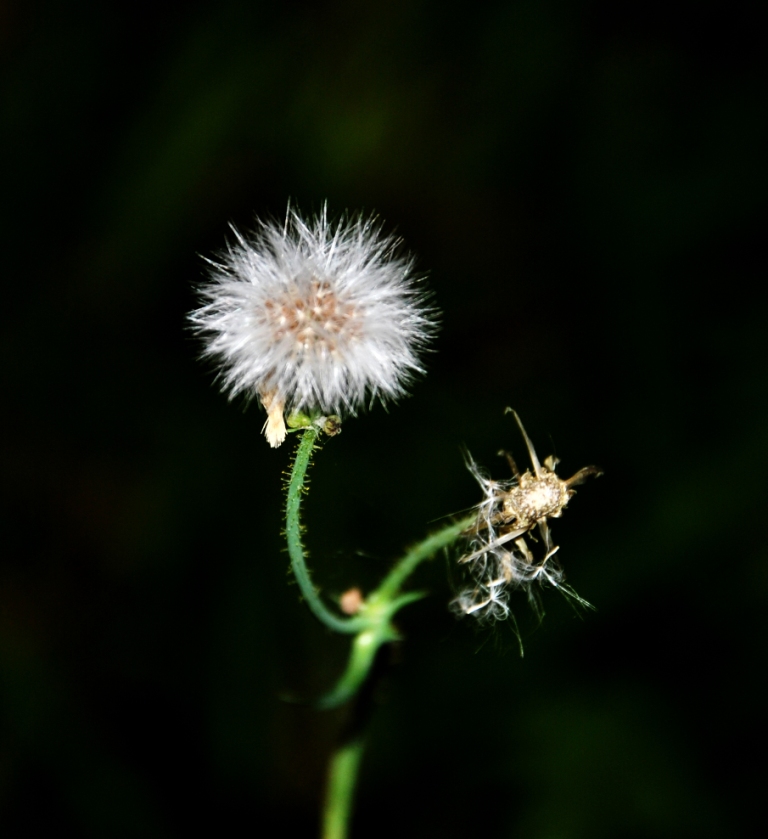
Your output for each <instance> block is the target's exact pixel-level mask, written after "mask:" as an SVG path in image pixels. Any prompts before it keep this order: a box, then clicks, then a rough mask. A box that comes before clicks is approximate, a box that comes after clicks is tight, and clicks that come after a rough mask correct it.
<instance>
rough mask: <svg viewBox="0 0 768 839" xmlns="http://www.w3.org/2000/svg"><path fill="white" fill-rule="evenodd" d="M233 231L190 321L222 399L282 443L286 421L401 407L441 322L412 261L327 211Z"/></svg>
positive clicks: (389, 241)
mask: <svg viewBox="0 0 768 839" xmlns="http://www.w3.org/2000/svg"><path fill="white" fill-rule="evenodd" d="M233 231H234V234H235V242H234V243H232V244H231V245H230V247H229V248H228V250H227V251H226V253H224V254H223V255H222V256H220V257H219V258H218V259H217V260H212V261H210V264H211V266H212V268H211V273H210V277H209V281H208V282H207V284H205V285H204V286H203V287H202V288H201V290H200V293H201V296H202V298H203V305H202V306H201V307H200V308H199V309H197V310H196V311H195V312H193V313H192V314H191V315H190V320H191V323H192V325H193V327H194V328H195V330H196V331H197V332H199V333H200V334H201V335H202V336H203V337H204V339H205V354H206V355H208V356H211V357H213V358H215V359H217V360H218V362H219V363H220V365H221V370H220V374H219V379H220V383H221V385H222V389H223V390H225V391H226V392H228V393H229V395H230V397H234V396H236V395H238V394H244V395H246V396H247V397H254V396H257V397H259V398H260V399H261V401H262V403H263V404H264V405H265V407H266V408H267V410H268V413H269V419H268V421H267V431H268V438H269V435H270V434H271V435H272V438H273V439H270V442H272V443H273V445H275V444H279V442H278V443H275V442H273V440H274V439H275V438H276V437H279V436H280V435H281V434H282V436H284V435H285V427H284V425H282V429H281V428H280V425H281V424H282V415H283V411H287V412H294V411H301V410H305V409H309V410H319V411H321V412H324V413H334V414H355V413H356V412H357V411H358V410H359V409H360V408H363V407H367V406H369V405H370V404H371V403H372V402H374V401H375V400H376V399H380V400H381V401H384V402H386V401H389V400H394V399H397V398H398V397H401V396H402V395H403V394H404V393H405V392H406V388H407V385H408V383H409V382H410V380H411V379H412V378H413V376H414V375H416V374H419V373H423V372H424V371H423V366H422V363H421V360H420V357H419V356H420V352H421V351H422V350H423V349H424V348H425V347H426V345H427V344H428V343H429V341H430V340H431V338H432V337H433V336H434V333H435V330H436V324H435V312H434V310H433V309H431V308H430V306H429V305H428V303H427V298H426V295H425V293H424V291H423V290H422V287H421V284H420V281H419V279H418V278H417V277H416V276H415V274H414V270H413V259H412V258H411V257H409V256H407V255H405V256H404V255H401V254H400V253H399V241H398V240H397V239H394V238H392V237H389V236H386V235H384V234H383V233H382V232H381V227H380V225H379V223H378V222H377V221H376V220H375V218H364V217H362V216H360V217H357V218H355V219H342V220H341V221H339V222H338V223H336V224H333V223H331V222H329V221H328V216H327V211H326V208H323V210H322V212H321V213H320V214H319V215H318V216H317V217H316V218H315V219H313V220H311V221H309V222H307V221H304V220H303V219H302V218H301V216H300V215H299V214H298V213H297V212H296V211H294V210H291V209H289V210H288V213H287V215H286V219H285V223H284V224H282V225H279V224H276V223H274V222H269V221H267V222H259V223H258V227H257V229H256V231H255V232H254V233H253V234H251V235H249V236H244V235H242V234H240V233H239V232H238V231H237V230H234V228H233ZM278 414H279V417H278ZM270 422H271V423H272V425H273V427H272V429H271V431H270V428H269V424H270ZM280 442H281V440H280Z"/></svg>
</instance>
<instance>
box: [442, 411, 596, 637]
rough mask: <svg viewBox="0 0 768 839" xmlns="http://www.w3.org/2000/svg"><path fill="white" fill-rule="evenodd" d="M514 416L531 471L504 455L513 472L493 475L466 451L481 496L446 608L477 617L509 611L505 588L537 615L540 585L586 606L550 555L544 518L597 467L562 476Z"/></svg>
mask: <svg viewBox="0 0 768 839" xmlns="http://www.w3.org/2000/svg"><path fill="white" fill-rule="evenodd" d="M512 413H514V411H513V412H512ZM515 419H516V421H517V424H518V426H519V427H520V431H521V432H522V435H523V438H524V440H525V442H526V446H527V447H528V452H529V455H530V459H531V465H532V469H533V471H525V472H523V473H522V474H521V473H520V472H519V470H518V468H517V465H516V464H515V462H514V460H513V459H512V457H511V455H507V458H508V460H509V463H510V467H511V468H512V473H513V477H512V478H511V479H510V480H505V481H496V480H493V479H491V478H490V477H488V475H487V474H486V473H485V472H484V471H483V469H481V468H480V467H479V466H478V465H477V464H476V463H475V461H474V460H472V458H471V457H470V456H469V455H467V457H466V460H467V468H468V469H469V471H470V472H471V473H472V476H473V477H474V478H475V480H476V481H477V483H478V484H479V486H480V489H481V492H482V500H481V501H480V503H479V504H478V505H477V506H476V508H475V510H476V515H475V522H474V524H473V526H472V527H471V528H469V530H468V531H467V532H466V533H465V539H464V546H463V547H464V553H463V555H462V556H461V558H460V559H459V564H460V565H461V566H462V567H463V568H464V570H465V572H466V578H467V585H466V587H465V588H464V589H463V590H462V591H460V592H459V594H458V596H457V597H456V598H455V599H454V600H453V602H452V604H451V608H452V609H453V611H455V612H456V613H458V614H461V615H473V616H474V617H476V618H477V619H479V620H480V621H493V620H502V619H503V618H505V617H507V616H509V615H510V614H511V610H510V607H509V604H508V600H509V593H510V592H511V591H514V590H516V589H522V590H523V591H524V592H525V593H526V594H527V596H528V601H529V603H530V604H531V606H532V607H533V609H534V611H535V612H536V613H537V614H538V615H539V617H541V615H542V614H543V613H542V610H541V604H540V599H539V593H538V589H539V587H541V586H545V585H549V586H552V587H554V588H556V589H558V590H559V591H560V592H561V593H563V594H565V595H566V596H567V597H568V598H570V599H571V600H572V601H575V602H577V603H578V604H580V605H582V606H586V607H589V604H588V603H587V602H586V601H585V600H583V599H582V598H581V597H579V595H578V594H576V592H575V591H574V590H573V589H572V588H571V587H570V586H569V585H567V584H566V583H565V576H564V574H563V570H562V568H561V567H560V565H559V563H558V561H557V558H556V556H555V555H556V554H557V552H558V550H559V548H558V547H557V546H556V545H554V543H553V542H552V536H551V532H550V528H549V525H548V520H549V519H557V518H560V516H561V515H562V513H563V510H564V509H565V507H566V506H567V504H568V502H569V500H570V498H571V497H572V495H573V492H574V490H573V489H572V487H573V486H574V485H576V484H580V483H583V482H584V480H586V479H587V478H588V477H590V476H595V475H600V474H602V472H601V470H600V469H598V468H597V467H595V466H588V467H585V468H584V469H581V470H580V471H579V472H577V473H576V474H575V475H573V476H572V477H571V478H568V479H567V480H563V479H562V478H560V477H559V476H558V475H557V474H556V472H555V467H556V465H557V461H556V459H555V458H553V457H548V458H547V459H546V460H545V461H544V463H543V464H542V463H540V462H539V459H538V457H537V455H536V452H535V451H534V450H533V445H532V444H531V442H530V440H529V439H528V435H527V434H526V433H525V429H524V428H523V426H522V423H521V422H520V418H519V417H518V416H517V414H515Z"/></svg>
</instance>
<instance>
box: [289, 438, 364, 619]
mask: <svg viewBox="0 0 768 839" xmlns="http://www.w3.org/2000/svg"><path fill="white" fill-rule="evenodd" d="M319 435H320V430H319V429H318V428H317V427H316V426H314V425H310V426H308V427H307V428H305V429H304V431H303V433H302V435H301V440H300V441H299V445H298V448H297V449H296V457H295V458H294V461H293V468H292V469H291V476H290V478H289V480H288V495H287V498H286V503H285V537H286V541H287V543H288V555H289V556H290V558H291V568H292V569H293V574H294V576H295V577H296V582H297V583H298V584H299V588H300V589H301V593H302V595H304V599H305V600H306V601H307V605H308V606H309V608H310V611H311V612H312V614H314V615H315V617H316V618H318V619H319V620H320V621H322V622H323V623H324V624H325V625H326V626H327V627H328V628H329V629H332V630H334V632H344V633H348V634H354V633H356V632H360V631H361V630H363V629H365V627H366V626H367V625H368V622H367V621H365V620H364V619H361V618H344V617H341V616H339V615H336V614H334V613H333V612H331V611H330V609H328V607H327V606H326V605H325V604H324V603H323V601H322V600H321V598H320V595H319V594H318V593H317V591H316V589H315V587H314V585H313V584H312V579H311V577H310V575H309V569H308V568H307V563H306V560H305V558H304V546H303V545H302V542H301V518H300V508H301V495H302V492H303V491H304V480H305V477H306V474H307V467H308V466H309V462H310V460H311V459H312V452H313V451H314V449H315V443H316V442H317V438H318V436H319Z"/></svg>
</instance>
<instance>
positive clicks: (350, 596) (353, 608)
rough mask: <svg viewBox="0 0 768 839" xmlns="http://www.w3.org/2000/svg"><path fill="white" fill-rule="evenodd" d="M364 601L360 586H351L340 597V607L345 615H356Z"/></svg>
mask: <svg viewBox="0 0 768 839" xmlns="http://www.w3.org/2000/svg"><path fill="white" fill-rule="evenodd" d="M364 602H365V601H364V599H363V593H362V591H360V589H359V588H351V589H348V590H347V591H345V592H344V594H342V595H341V597H340V598H339V608H340V609H341V611H342V612H344V614H345V615H356V614H357V613H358V612H359V611H360V607H361V606H362V605H363V603H364Z"/></svg>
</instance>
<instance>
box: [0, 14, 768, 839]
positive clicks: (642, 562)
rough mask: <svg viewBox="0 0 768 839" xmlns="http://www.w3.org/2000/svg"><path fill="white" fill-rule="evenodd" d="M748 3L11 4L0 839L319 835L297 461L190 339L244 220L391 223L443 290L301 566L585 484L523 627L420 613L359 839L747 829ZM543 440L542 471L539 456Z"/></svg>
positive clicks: (7, 25)
mask: <svg viewBox="0 0 768 839" xmlns="http://www.w3.org/2000/svg"><path fill="white" fill-rule="evenodd" d="M765 22H766V21H765V15H764V8H763V6H762V4H759V3H757V2H753V3H747V2H742V3H736V4H733V3H729V4H725V3H722V2H720V3H715V4H709V5H707V6H703V5H701V4H698V3H693V2H682V3H677V4H672V5H671V6H670V5H667V4H665V5H661V4H657V5H654V4H651V5H649V4H647V3H642V4H641V3H637V2H630V3H624V4H615V3H606V2H584V1H582V2H575V1H572V2H568V0H545V1H544V2H533V0H509V2H491V3H488V4H485V5H474V6H468V5H467V4H446V3H438V2H435V0H410V1H409V2H405V0H393V2H387V3H384V2H369V3H365V4H360V3H353V2H350V0H335V1H334V0H331V2H325V3H317V4H310V3H301V2H286V3H269V4H268V3H266V2H237V1H236V0H219V2H216V3H213V2H204V0H197V1H196V2H186V3H180V2H175V1H174V0H159V2H156V3H153V4H148V3H125V2H117V3H110V4H103V3H96V2H93V1H92V0H81V2H79V3H74V4H72V3H63V2H57V0H32V2H28V3H27V2H25V3H21V2H18V0H16V2H14V0H7V2H6V3H5V4H3V5H2V7H0V51H1V52H0V56H1V57H0V66H1V67H2V79H1V80H0V114H1V116H0V149H1V154H2V161H3V167H2V169H3V189H2V195H3V199H4V200H3V202H2V216H1V217H0V220H1V222H2V224H1V227H0V229H1V230H2V234H3V236H4V237H5V245H4V249H3V254H4V259H3V262H4V278H5V284H4V292H5V300H4V306H3V311H4V315H5V316H4V318H3V330H2V337H1V338H0V340H2V351H3V358H4V360H5V363H4V364H3V382H2V390H3V393H4V397H5V398H4V400H3V403H4V408H3V415H4V420H5V433H4V435H3V475H4V492H3V525H2V526H3V536H4V538H3V541H4V544H5V548H4V551H3V558H2V563H1V564H0V605H1V607H2V608H1V613H0V677H1V679H2V685H1V690H2V693H1V696H0V701H1V703H2V704H1V705H0V714H2V725H3V733H2V737H0V825H2V830H3V835H4V836H8V837H11V836H22V835H25V836H26V835H32V834H34V833H37V832H42V831H44V830H51V829H55V830H56V831H57V832H61V831H67V830H68V831H69V832H70V833H72V834H73V835H78V836H81V835H82V836H94V837H97V836H98V837H101V836H115V837H120V836H138V835H141V836H159V837H160V836H162V837H170V836H182V835H190V834H193V835H194V834H196V833H198V832H202V831H207V832H209V831H210V830H211V829H215V830H216V831H219V832H220V831H224V832H227V831H235V830H237V831H239V830H240V829H241V828H242V825H243V824H245V825H247V826H248V830H249V831H253V832H255V833H256V834H257V835H262V834H263V835H274V832H275V831H276V830H278V829H279V830H280V832H281V835H286V836H293V835H296V836H298V835H308V833H309V834H311V833H312V832H313V831H314V830H315V825H316V820H317V806H318V800H319V794H320V789H321V786H322V776H323V771H324V765H325V762H326V760H327V757H328V754H329V750H330V748H331V744H332V742H333V738H334V736H335V734H336V733H337V731H338V727H339V724H340V721H341V717H343V713H342V712H339V713H333V714H325V715H320V714H317V713H316V712H314V711H312V710H311V709H309V708H307V707H304V706H301V705H294V704H287V703H285V702H281V700H280V697H281V696H283V695H287V694H290V695H293V696H303V697H314V696H317V695H319V694H320V693H321V692H322V691H323V690H325V689H327V688H328V687H329V686H330V684H331V683H332V680H333V679H334V677H335V676H336V675H337V674H338V672H339V670H340V668H341V666H342V664H343V661H344V653H345V649H344V642H343V641H340V640H339V639H333V638H330V637H329V636H328V635H327V634H326V633H325V632H324V631H323V630H322V629H321V628H320V627H319V626H317V625H315V624H314V623H313V620H312V618H311V617H310V616H309V615H308V614H307V613H306V610H305V609H304V608H303V606H302V605H301V604H300V603H299V602H298V601H297V596H296V588H295V586H292V585H291V584H290V580H289V579H288V578H287V574H286V569H287V558H286V556H285V555H284V553H283V552H282V545H281V538H280V527H281V524H280V516H281V498H280V489H281V482H282V472H283V470H284V469H285V467H286V463H287V461H288V457H289V452H288V451H287V450H285V449H283V450H279V451H277V452H273V451H271V450H268V449H267V447H266V446H265V445H264V443H263V441H262V439H261V438H260V434H259V432H260V427H261V423H262V417H261V415H260V413H259V410H258V408H256V407H255V406H253V407H251V408H249V409H248V410H243V407H242V405H237V404H236V405H230V404H227V402H226V399H225V398H224V397H222V396H221V395H220V394H218V393H217V392H216V390H215V387H213V386H212V382H213V373H212V371H211V370H210V369H206V368H205V367H204V366H202V365H200V364H199V362H198V361H197V354H198V351H199V347H198V346H197V345H196V343H195V341H194V340H193V339H192V338H191V336H190V334H189V333H188V331H187V330H186V327H185V320H184V318H185V313H186V312H188V311H189V310H190V309H191V308H192V307H193V306H194V305H195V297H194V284H195V283H196V282H198V281H199V280H200V279H201V277H202V276H203V274H204V271H205V265H204V262H203V261H202V259H201V258H200V256H199V255H201V254H202V255H206V254H211V253H213V252H215V251H216V250H217V249H219V248H222V247H224V245H225V242H226V240H227V236H228V235H230V234H229V232H228V228H227V224H228V222H234V223H236V224H238V225H240V226H242V227H248V226H249V225H250V224H251V223H252V219H253V215H254V213H255V214H259V215H264V214H271V215H273V216H277V217H279V216H281V215H282V214H283V213H284V212H285V205H286V202H287V201H288V200H289V199H290V200H291V201H292V202H294V203H295V205H296V206H298V207H300V208H302V209H303V210H304V211H305V212H309V211H311V210H313V209H317V208H318V207H320V206H321V204H322V202H323V201H324V200H326V199H327V200H328V201H329V206H330V209H331V211H332V212H335V213H340V212H342V211H344V210H345V209H350V210H356V209H365V210H374V209H375V210H376V211H378V212H379V213H381V215H382V218H383V219H384V220H385V224H386V229H388V230H396V231H397V232H398V233H399V234H400V235H402V236H403V238H404V239H405V241H406V243H407V245H408V246H409V247H410V248H411V249H413V250H414V252H415V253H416V254H417V256H418V260H419V265H420V267H421V268H422V270H424V271H428V272H429V277H430V279H429V282H430V286H431V288H432V289H433V291H434V295H435V300H436V303H437V304H438V305H439V306H440V308H441V310H442V312H443V316H442V324H443V325H442V331H441V335H440V338H439V340H438V342H437V346H436V350H437V351H436V352H435V353H434V354H433V355H432V356H430V358H429V375H428V376H427V377H426V378H425V379H424V380H423V381H421V382H419V383H418V384H417V385H416V386H415V388H414V392H413V396H412V398H410V399H408V400H406V401H405V402H404V403H403V404H401V405H399V406H397V407H393V408H392V409H391V410H390V411H389V412H385V411H383V410H382V409H380V408H376V409H374V410H373V411H372V412H371V413H370V414H369V415H368V416H366V417H362V418H358V419H356V420H350V421H349V422H347V423H346V424H345V428H344V433H343V435H342V436H341V437H340V438H338V439H334V440H332V441H329V442H328V444H327V445H326V447H325V450H324V451H323V452H322V454H321V456H320V457H319V458H318V462H317V464H316V467H315V470H314V475H313V492H312V495H311V496H310V499H309V504H308V507H307V522H308V525H309V535H308V542H309V545H310V546H311V549H312V557H313V562H314V566H315V568H316V569H317V574H318V577H319V579H320V580H322V582H323V586H324V588H325V590H326V592H328V593H329V594H331V595H333V594H338V593H339V592H341V591H342V590H344V588H346V587H348V586H349V585H352V584H359V585H362V586H363V587H369V588H370V585H371V584H372V583H373V581H375V580H376V579H377V578H378V577H380V576H381V574H382V572H383V569H385V568H386V567H387V563H388V562H389V561H390V560H391V559H392V558H393V557H394V556H396V555H398V553H399V552H400V550H401V549H402V548H403V546H404V545H405V544H407V543H408V542H413V541H415V540H417V539H419V538H420V537H421V536H422V535H423V534H424V533H425V530H426V529H427V527H428V523H429V522H434V521H435V520H437V519H438V518H440V517H441V516H445V515H447V514H451V513H455V512H458V511H461V510H464V509H466V508H467V507H469V506H471V505H472V504H473V503H474V502H475V501H476V500H477V498H476V489H475V487H474V486H473V482H472V480H471V478H470V476H469V475H468V474H467V473H466V471H465V469H464V466H463V463H462V453H461V449H462V446H466V447H468V448H469V449H470V450H471V451H472V453H473V455H474V456H475V457H476V458H477V459H478V460H479V461H480V462H483V463H485V464H487V465H488V466H489V467H492V468H493V470H494V472H495V473H498V474H502V475H503V474H504V469H505V467H504V463H503V461H501V460H499V459H497V458H496V452H497V450H498V449H499V448H501V447H502V446H504V447H508V448H509V447H511V448H512V449H513V450H515V451H520V448H521V446H520V441H519V440H518V439H517V434H516V431H515V429H514V426H513V424H512V423H511V421H510V420H509V418H505V417H504V415H503V409H504V407H505V406H506V405H513V406H514V407H515V408H516V409H517V410H518V411H519V413H520V414H521V416H522V418H523V420H524V422H525V424H526V427H527V428H528V431H529V433H530V434H531V436H532V438H533V440H534V443H535V444H536V446H537V448H538V451H539V453H540V454H541V455H542V456H544V455H546V454H548V453H549V451H554V450H556V451H557V453H558V455H559V456H560V457H561V458H562V459H563V470H564V472H565V473H569V472H570V471H575V469H577V468H579V467H581V466H583V465H586V464H587V463H592V462H597V463H599V464H600V465H601V466H602V467H603V468H604V469H605V472H606V475H605V477H604V478H602V479H601V480H600V481H597V482H593V483H590V484H588V485H586V486H585V487H583V488H582V489H580V491H579V495H578V497H577V498H576V499H574V501H573V502H572V504H571V505H570V507H569V509H568V511H567V513H566V515H565V516H564V518H563V520H562V522H558V523H556V539H557V540H558V542H559V543H560V544H561V546H562V547H561V557H562V561H563V563H564V564H565V567H566V569H567V572H568V575H569V581H570V582H571V583H572V584H573V585H574V587H575V588H576V590H577V591H579V593H580V594H582V595H583V596H584V597H586V598H587V599H588V600H590V601H591V602H593V603H595V605H596V606H597V612H596V613H594V614H588V615H586V616H584V618H583V620H577V619H575V616H574V614H573V612H572V611H571V610H570V609H569V607H568V605H567V604H565V603H563V602H561V601H560V599H559V598H558V596H557V595H556V593H553V592H550V593H549V595H548V596H547V597H546V598H545V601H546V605H547V607H548V615H547V618H546V619H545V621H544V623H543V624H542V626H541V627H539V628H536V627H535V626H534V625H533V623H532V621H531V620H530V619H529V618H527V617H526V607H525V604H524V603H522V602H521V603H520V605H519V608H518V614H519V615H520V616H521V621H522V623H523V625H524V627H525V634H526V638H525V640H526V656H525V658H524V659H522V660H521V659H519V658H518V657H517V656H516V649H517V648H516V643H515V640H514V637H513V636H512V633H511V631H510V630H508V629H507V628H505V627H501V628H500V629H499V630H497V631H492V632H475V631H473V629H472V628H471V626H470V625H469V624H468V623H460V622H456V621H455V620H454V619H453V618H452V617H451V616H450V615H449V614H448V612H447V610H446V608H445V604H446V602H447V600H448V599H449V598H450V596H451V591H450V578H451V574H452V571H451V569H450V566H449V563H448V562H445V561H443V562H435V563H433V564H432V565H431V566H429V567H427V568H425V569H422V571H421V572H420V574H419V580H418V584H419V585H422V586H426V587H427V588H429V589H430V590H431V591H432V593H433V597H432V598H431V599H430V600H428V601H425V602H423V603H420V604H417V605H415V606H413V607H410V609H409V610H407V611H406V612H404V613H403V621H402V623H403V627H402V628H403V631H404V632H405V634H406V636H407V641H406V642H405V643H404V644H403V645H402V647H401V648H400V649H399V650H398V654H399V658H400V661H399V664H398V666H397V667H395V668H394V669H393V671H392V674H391V676H390V678H389V680H388V682H387V685H386V687H385V690H384V692H383V694H382V697H381V707H380V709H379V713H378V715H377V717H376V720H375V722H374V728H373V731H372V736H371V742H370V750H369V753H368V754H367V755H366V757H365V762H364V767H363V776H362V783H361V799H360V805H359V808H358V810H357V813H356V817H355V823H356V825H357V830H358V833H359V835H366V836H368V837H377V836H385V835H386V836H389V835H392V833H393V832H396V833H397V835H399V836H403V837H406V836H423V835H434V836H437V835H440V836H445V837H451V836H472V835H477V834H479V833H480V832H481V831H482V832H483V833H484V834H485V833H487V834H488V835H493V836H510V837H518V836H519V837H526V839H555V837H557V839H580V838H581V837H587V836H589V837H590V839H598V838H599V837H615V836H625V837H668V836H670V837H671V836H675V837H686V836H691V837H693V836H696V837H702V836H733V835H739V836H750V835H756V834H757V831H758V825H759V824H760V822H761V821H762V803H761V799H762V793H763V790H764V787H765V780H766V779H765V777H764V769H756V768H755V766H758V767H762V765H763V761H761V760H760V759H759V757H760V755H761V754H762V752H761V749H762V748H763V747H764V742H765V734H766V730H765V729H766V723H765V715H764V713H763V707H764V704H765V698H766V697H765V693H766V691H765V687H764V684H763V681H764V680H763V675H762V674H764V672H765V666H766V641H767V640H768V637H767V633H766V622H765V616H766V598H767V596H768V572H766V563H765V560H766V549H765V547H764V544H763V540H762V537H761V534H760V521H761V520H762V519H763V517H764V514H765V509H766V507H765V505H766V493H765V491H764V489H763V486H762V472H763V471H764V470H765V467H766V461H768V431H767V430H766V425H765V422H764V420H763V417H764V415H765V412H766V402H767V401H768V400H767V397H768V392H767V391H768V379H767V378H766V375H765V359H766V349H768V347H766V344H767V343H768V340H767V336H768V333H767V332H766V329H765V322H766V315H767V314H768V310H767V308H766V292H765V268H764V263H765V259H764V256H763V251H764V241H763V240H764V217H763V216H762V215H761V211H763V212H764V204H765V195H766V191H767V190H766V164H765V148H766V141H767V140H768V120H767V119H766V107H765V83H766V72H765V71H766V53H765V49H764V36H765ZM548 444H549V445H548Z"/></svg>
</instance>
